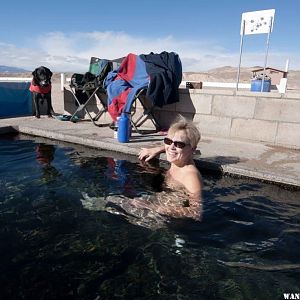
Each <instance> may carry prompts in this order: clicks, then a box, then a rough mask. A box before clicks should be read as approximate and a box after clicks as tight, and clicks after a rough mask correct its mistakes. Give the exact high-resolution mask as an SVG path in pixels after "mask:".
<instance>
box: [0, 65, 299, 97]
mask: <svg viewBox="0 0 300 300" xmlns="http://www.w3.org/2000/svg"><path fill="white" fill-rule="evenodd" d="M257 68H258V67H257V66H255V67H252V68H241V72H240V82H241V83H250V80H251V76H252V70H254V69H257ZM71 75H72V73H66V76H67V77H70V76H71ZM31 76H32V75H31V72H26V73H0V77H31ZM236 76H237V68H236V67H230V66H226V67H221V68H216V69H211V70H208V71H206V72H183V80H184V81H189V80H191V81H202V82H203V81H212V82H236ZM52 82H53V83H54V84H55V83H60V73H54V74H53V78H52ZM287 90H288V91H289V92H293V91H297V92H299V91H300V71H298V70H297V71H295V70H290V71H289V72H288V84H287Z"/></svg>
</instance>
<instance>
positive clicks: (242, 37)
mask: <svg viewBox="0 0 300 300" xmlns="http://www.w3.org/2000/svg"><path fill="white" fill-rule="evenodd" d="M244 34H245V20H243V34H242V35H241V41H240V58H239V67H238V73H237V78H236V89H235V90H236V91H238V89H239V81H240V72H241V61H242V51H243V42H244Z"/></svg>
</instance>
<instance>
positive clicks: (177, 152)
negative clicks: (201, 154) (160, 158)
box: [165, 130, 193, 165]
mask: <svg viewBox="0 0 300 300" xmlns="http://www.w3.org/2000/svg"><path fill="white" fill-rule="evenodd" d="M167 138H168V139H169V140H172V141H173V142H172V144H171V145H167V144H165V150H166V156H167V160H168V161H169V162H170V163H175V164H180V165H184V164H185V163H188V162H189V161H190V160H191V158H192V156H193V149H192V146H191V145H190V141H189V138H188V137H187V135H186V133H185V131H184V130H179V131H176V132H175V134H174V135H170V134H168V136H167ZM174 142H183V143H185V144H186V145H185V147H183V148H180V147H176V146H175V144H176V143H175V144H174Z"/></svg>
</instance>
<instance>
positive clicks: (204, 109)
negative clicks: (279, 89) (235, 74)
mask: <svg viewBox="0 0 300 300" xmlns="http://www.w3.org/2000/svg"><path fill="white" fill-rule="evenodd" d="M178 114H182V115H183V116H185V117H187V118H189V119H191V120H193V121H194V122H195V123H196V124H197V125H198V127H199V129H200V131H201V133H202V134H203V135H211V136H216V137H221V138H233V139H242V140H249V141H255V142H264V143H268V144H270V145H276V146H283V147H288V148H295V149H300V94H296V93H287V94H277V93H272V92H271V93H256V92H246V91H238V92H236V91H231V90H210V89H207V90H205V89H204V90H188V89H180V101H179V102H178V103H175V104H172V105H167V106H165V107H163V108H162V109H158V110H157V116H158V120H159V121H160V124H161V125H162V126H166V127H168V125H169V124H170V122H172V121H173V120H174V119H175V118H176V116H177V115H178Z"/></svg>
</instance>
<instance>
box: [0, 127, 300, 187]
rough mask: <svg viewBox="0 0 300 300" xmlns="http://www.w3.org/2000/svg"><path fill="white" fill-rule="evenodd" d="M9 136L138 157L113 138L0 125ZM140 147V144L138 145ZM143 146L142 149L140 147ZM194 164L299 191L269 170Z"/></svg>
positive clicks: (206, 162) (292, 181) (290, 180)
mask: <svg viewBox="0 0 300 300" xmlns="http://www.w3.org/2000/svg"><path fill="white" fill-rule="evenodd" d="M10 133H21V134H27V135H30V136H37V137H43V138H47V139H50V140H57V141H61V142H67V143H72V144H77V145H83V146H87V147H92V148H96V149H102V150H108V151H114V152H120V153H125V154H128V155H133V156H137V154H138V152H139V149H140V147H141V146H140V145H136V146H135V147H129V146H128V144H120V143H118V142H116V140H115V139H114V138H112V137H107V136H106V137H102V138H101V140H99V139H93V138H92V137H91V136H90V135H82V134H81V135H80V134H78V132H77V131H75V133H74V131H72V132H67V133H64V132H58V131H53V130H48V129H43V128H36V127H32V126H26V125H23V124H19V125H9V124H7V125H5V124H1V125H0V135H3V134H10ZM137 144H139V143H137ZM142 146H145V145H142ZM160 159H162V160H165V156H164V155H162V156H161V157H160ZM195 161H196V163H197V166H199V168H200V169H201V168H203V169H207V170H209V171H212V172H218V173H220V172H221V173H222V174H226V175H232V176H238V177H247V178H253V179H257V180H260V181H265V182H269V183H275V184H279V185H282V186H285V187H288V188H296V189H300V181H299V178H297V177H293V176H288V175H287V174H279V173H276V172H272V171H271V170H259V169H257V168H254V167H252V168H251V167H249V166H246V165H238V164H236V163H232V164H231V163H222V162H217V161H212V160H211V159H209V158H202V157H199V156H198V155H197V156H196V157H195Z"/></svg>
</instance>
